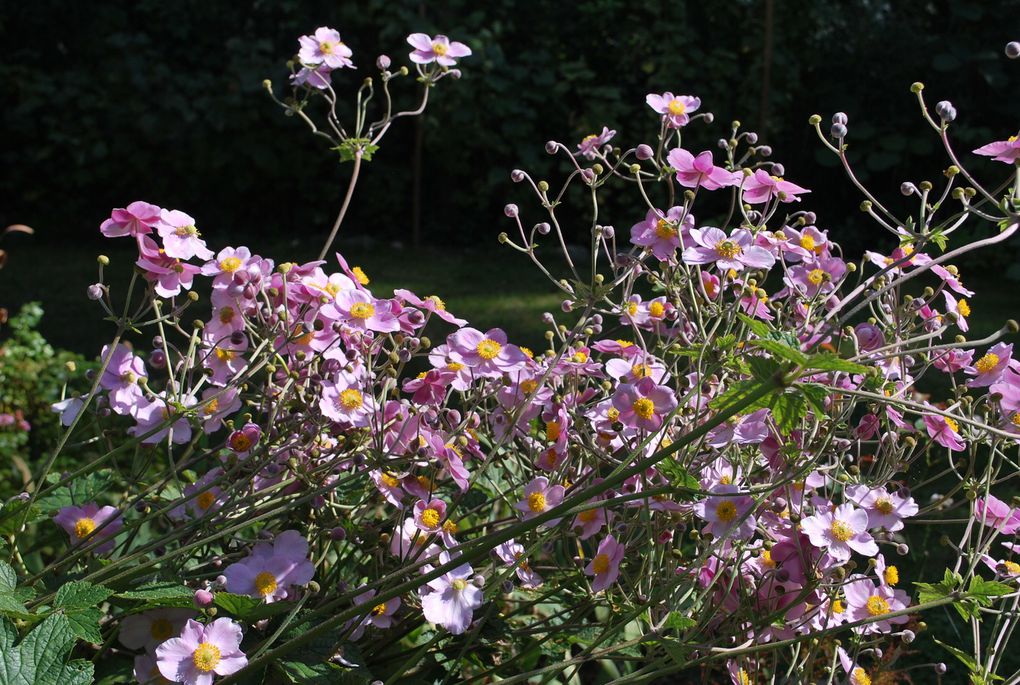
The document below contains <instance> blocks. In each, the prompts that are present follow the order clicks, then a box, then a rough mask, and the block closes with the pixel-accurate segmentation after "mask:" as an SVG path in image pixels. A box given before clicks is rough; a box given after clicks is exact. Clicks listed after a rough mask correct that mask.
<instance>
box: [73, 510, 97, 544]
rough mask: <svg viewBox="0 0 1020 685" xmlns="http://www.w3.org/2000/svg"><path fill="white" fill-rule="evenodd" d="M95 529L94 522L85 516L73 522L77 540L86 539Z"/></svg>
mask: <svg viewBox="0 0 1020 685" xmlns="http://www.w3.org/2000/svg"><path fill="white" fill-rule="evenodd" d="M95 529H96V522H95V521H93V520H92V519H90V518H88V517H87V516H86V517H84V518H80V519H78V520H77V521H75V522H74V534H75V535H76V536H77V537H78V538H82V539H83V538H87V537H88V536H90V535H92V532H93V531H94V530H95Z"/></svg>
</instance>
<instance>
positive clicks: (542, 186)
mask: <svg viewBox="0 0 1020 685" xmlns="http://www.w3.org/2000/svg"><path fill="white" fill-rule="evenodd" d="M538 189H539V190H540V191H542V192H543V193H547V192H549V182H548V181H539V182H538Z"/></svg>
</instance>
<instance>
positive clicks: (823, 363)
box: [807, 352, 868, 374]
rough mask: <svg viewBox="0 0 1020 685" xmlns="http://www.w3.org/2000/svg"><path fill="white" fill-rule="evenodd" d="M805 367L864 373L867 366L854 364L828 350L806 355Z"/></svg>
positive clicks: (818, 369)
mask: <svg viewBox="0 0 1020 685" xmlns="http://www.w3.org/2000/svg"><path fill="white" fill-rule="evenodd" d="M807 368H808V369H811V370H815V371H844V372H846V373H859V374H864V373H867V372H868V369H867V367H865V366H861V365H860V364H855V363H854V362H852V361H850V360H848V359H841V358H839V357H837V356H836V355H834V354H831V353H829V352H822V353H821V354H814V355H811V356H810V357H808V360H807Z"/></svg>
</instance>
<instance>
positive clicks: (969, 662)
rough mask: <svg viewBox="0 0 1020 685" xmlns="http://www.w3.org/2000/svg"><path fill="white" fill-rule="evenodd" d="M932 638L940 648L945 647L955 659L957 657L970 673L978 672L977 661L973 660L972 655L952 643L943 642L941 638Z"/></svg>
mask: <svg viewBox="0 0 1020 685" xmlns="http://www.w3.org/2000/svg"><path fill="white" fill-rule="evenodd" d="M932 640H934V641H935V642H936V643H937V644H939V645H941V646H942V648H943V649H945V650H946V651H947V652H949V653H950V654H952V655H953V656H955V657H956V658H957V659H959V660H960V663H962V664H963V665H964V666H966V667H967V668H968V669H969V670H970V672H971V673H978V672H980V670H981V668H980V667H979V666H978V663H977V661H975V660H974V657H972V656H971V655H970V654H967V653H966V652H964V651H963V650H961V649H957V648H956V647H953V646H952V645H947V644H946V643H945V642H943V641H942V640H939V639H938V638H936V637H933V638H932Z"/></svg>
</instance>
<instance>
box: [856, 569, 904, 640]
mask: <svg viewBox="0 0 1020 685" xmlns="http://www.w3.org/2000/svg"><path fill="white" fill-rule="evenodd" d="M843 594H844V595H845V596H846V604H847V612H848V614H849V616H848V617H849V618H850V620H851V621H861V620H865V619H878V618H879V617H880V616H884V615H886V614H889V613H891V612H894V611H899V610H901V609H906V608H907V606H908V605H909V604H910V598H909V597H907V593H906V592H904V591H903V590H894V589H892V588H891V587H889V586H888V585H885V584H882V585H878V586H876V585H875V583H874V581H872V580H871V579H869V578H868V577H867V576H862V575H855V576H850V579H849V582H848V583H847V584H846V585H844V586H843ZM908 620H910V617H909V616H896V617H893V618H888V619H879V620H877V621H874V622H873V623H868V624H866V625H864V626H860V627H858V628H855V629H854V630H856V631H857V632H860V633H866V634H869V633H888V632H890V631H892V627H893V626H894V625H902V624H904V623H906V622H907V621H908Z"/></svg>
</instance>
